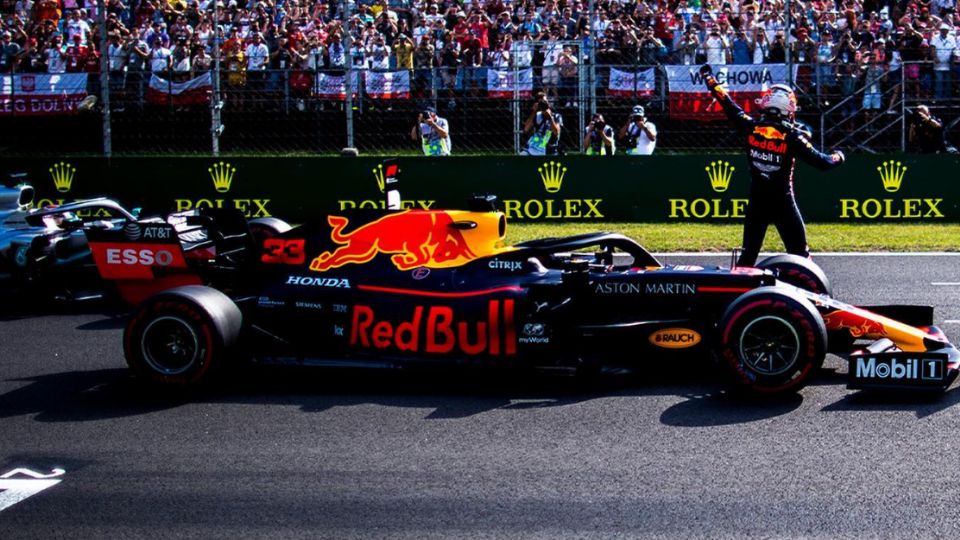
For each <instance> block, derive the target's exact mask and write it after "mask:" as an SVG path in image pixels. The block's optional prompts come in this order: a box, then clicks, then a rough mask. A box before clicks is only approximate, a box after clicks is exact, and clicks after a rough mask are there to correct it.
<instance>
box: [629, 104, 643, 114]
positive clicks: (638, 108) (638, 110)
mask: <svg viewBox="0 0 960 540" xmlns="http://www.w3.org/2000/svg"><path fill="white" fill-rule="evenodd" d="M645 112H646V111H644V110H643V105H634V106H633V112H632V113H631V115H632V116H645V114H644V113H645Z"/></svg>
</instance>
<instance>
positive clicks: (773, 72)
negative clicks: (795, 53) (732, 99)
mask: <svg viewBox="0 0 960 540" xmlns="http://www.w3.org/2000/svg"><path fill="white" fill-rule="evenodd" d="M663 67H664V68H665V69H666V70H667V83H668V85H669V87H670V91H671V92H707V87H706V86H705V85H704V82H703V77H702V76H701V75H700V68H699V66H685V65H684V66H663ZM793 74H794V77H793V78H794V80H796V74H797V66H796V65H794V66H793ZM713 76H714V77H716V79H717V82H718V83H720V84H722V85H724V86H725V87H726V88H727V91H728V92H731V93H733V92H762V91H764V90H766V89H767V88H769V87H771V86H772V85H774V84H778V83H786V82H787V66H786V65H785V64H746V65H735V66H713Z"/></svg>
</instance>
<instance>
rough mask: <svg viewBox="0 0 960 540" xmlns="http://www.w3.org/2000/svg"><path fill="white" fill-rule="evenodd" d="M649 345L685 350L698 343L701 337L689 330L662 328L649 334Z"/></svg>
mask: <svg viewBox="0 0 960 540" xmlns="http://www.w3.org/2000/svg"><path fill="white" fill-rule="evenodd" d="M648 339H649V340H650V343H651V344H653V345H655V346H657V347H661V348H663V349H687V348H690V347H693V346H695V345H697V344H698V343H700V341H701V339H702V338H701V336H700V334H699V333H698V332H696V331H694V330H690V329H689V328H663V329H660V330H657V331H656V332H654V333H652V334H650V337H649V338H648Z"/></svg>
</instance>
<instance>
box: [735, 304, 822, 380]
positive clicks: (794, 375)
mask: <svg viewBox="0 0 960 540" xmlns="http://www.w3.org/2000/svg"><path fill="white" fill-rule="evenodd" d="M826 344H827V335H826V328H825V327H824V324H823V319H822V318H821V317H820V314H819V313H818V312H817V311H816V309H815V308H814V307H813V306H812V305H811V304H810V303H809V302H808V301H806V300H805V299H804V298H802V297H801V296H799V295H797V294H796V293H794V292H791V291H788V290H784V289H783V288H777V287H761V288H759V289H756V290H753V291H750V292H749V293H747V294H744V295H743V296H741V297H740V298H738V299H737V300H736V301H734V302H733V304H731V305H730V307H728V308H727V311H726V313H724V315H723V318H722V319H721V322H720V336H719V346H718V351H717V352H718V354H719V356H720V358H721V359H722V361H723V363H724V364H725V365H726V366H727V367H728V368H730V370H731V373H732V374H733V384H734V387H735V388H737V389H740V390H745V391H747V392H752V393H758V394H780V393H786V392H796V391H798V390H800V389H801V388H803V386H804V385H806V383H807V380H808V379H809V377H810V375H812V374H813V373H814V372H815V371H816V370H818V369H819V368H820V367H821V366H822V365H823V360H824V357H825V356H826Z"/></svg>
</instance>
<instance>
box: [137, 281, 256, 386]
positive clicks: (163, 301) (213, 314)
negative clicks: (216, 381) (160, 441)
mask: <svg viewBox="0 0 960 540" xmlns="http://www.w3.org/2000/svg"><path fill="white" fill-rule="evenodd" d="M242 323H243V316H242V314H241V312H240V309H239V308H238V307H237V305H236V304H234V303H233V301H232V300H230V298H228V297H227V296H226V295H225V294H223V293H222V292H220V291H218V290H216V289H212V288H210V287H204V286H201V285H189V286H185V287H177V288H174V289H170V290H168V291H164V292H162V293H160V294H158V295H156V296H153V297H151V298H150V299H148V300H147V301H146V302H144V303H143V304H142V305H141V306H140V307H139V308H137V310H136V311H135V312H134V313H133V316H132V317H131V319H130V322H129V323H128V324H127V328H126V330H125V332H124V335H123V352H124V356H125V357H126V359H127V365H129V366H130V369H131V370H133V372H134V373H135V374H136V375H137V376H138V377H139V378H141V379H143V380H145V381H147V382H149V383H153V384H156V385H158V386H166V387H180V388H184V387H192V386H196V385H198V384H200V383H202V382H204V381H206V380H209V378H210V376H211V374H212V373H213V372H214V371H215V370H216V368H217V367H218V365H219V364H220V363H222V361H223V357H224V356H225V355H226V354H227V353H228V352H229V351H230V350H231V348H232V347H233V345H234V344H235V343H236V342H237V339H238V337H239V335H240V327H241V326H242Z"/></svg>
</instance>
